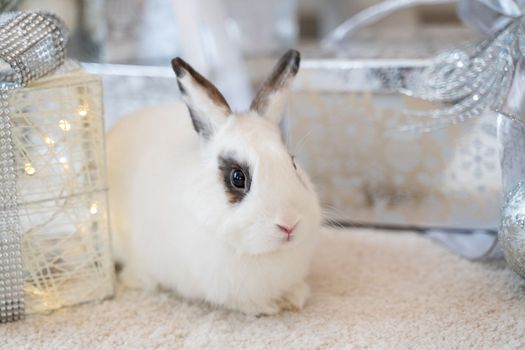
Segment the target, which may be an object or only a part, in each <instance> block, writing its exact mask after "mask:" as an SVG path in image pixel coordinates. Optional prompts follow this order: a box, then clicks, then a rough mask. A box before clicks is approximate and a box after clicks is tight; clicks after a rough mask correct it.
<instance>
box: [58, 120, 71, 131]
mask: <svg viewBox="0 0 525 350" xmlns="http://www.w3.org/2000/svg"><path fill="white" fill-rule="evenodd" d="M58 126H59V127H60V129H62V130H64V131H69V130H71V124H70V123H69V122H68V121H67V120H65V119H61V120H60V121H59V122H58Z"/></svg>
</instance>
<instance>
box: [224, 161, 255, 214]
mask: <svg viewBox="0 0 525 350" xmlns="http://www.w3.org/2000/svg"><path fill="white" fill-rule="evenodd" d="M235 169H240V170H242V172H243V173H244V176H245V177H246V180H245V188H244V189H243V190H241V189H239V188H236V187H234V186H233V185H232V183H231V179H230V176H231V172H232V170H235ZM219 170H220V174H221V178H222V181H223V183H224V188H225V189H226V196H227V197H228V201H229V202H230V203H231V204H237V203H240V202H241V201H242V200H243V199H244V197H245V196H246V195H247V194H248V192H249V191H250V187H251V183H252V177H251V173H250V168H249V166H248V164H246V163H243V162H238V161H236V160H235V159H234V158H233V157H231V156H220V157H219Z"/></svg>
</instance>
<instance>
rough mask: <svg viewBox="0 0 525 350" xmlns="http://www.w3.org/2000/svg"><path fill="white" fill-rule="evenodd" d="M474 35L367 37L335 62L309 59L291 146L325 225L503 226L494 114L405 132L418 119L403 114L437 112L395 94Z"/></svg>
mask: <svg viewBox="0 0 525 350" xmlns="http://www.w3.org/2000/svg"><path fill="white" fill-rule="evenodd" d="M472 38H473V36H472V34H471V33H470V32H469V31H467V30H465V29H462V28H439V29H422V30H420V31H418V33H405V32H400V31H396V30H392V31H386V32H385V31H382V32H381V33H378V32H377V31H374V30H370V31H364V32H363V34H362V35H361V36H358V37H356V38H353V39H352V40H351V41H349V42H348V43H347V44H346V45H345V47H343V48H342V49H341V51H339V52H337V54H336V55H332V56H329V55H324V56H322V55H319V54H308V53H306V55H305V56H306V59H304V60H303V62H302V65H301V70H300V71H299V74H298V76H297V78H296V81H295V85H294V90H295V92H294V94H293V97H292V101H291V104H290V111H289V112H290V115H291V117H290V118H289V126H290V134H291V138H292V140H291V144H292V150H295V152H296V154H297V157H298V158H299V159H300V160H301V161H302V163H303V164H304V166H305V167H306V170H307V171H308V172H309V173H310V175H311V176H312V178H313V181H314V183H315V184H316V186H317V189H318V192H319V194H320V198H321V202H322V205H323V207H324V208H325V211H326V212H327V218H328V219H332V220H336V221H343V222H347V223H360V224H367V225H381V226H382V225H387V226H417V227H440V228H490V229H493V228H495V227H497V222H498V219H499V210H500V207H501V192H502V191H501V174H500V167H499V159H498V143H497V135H496V117H495V115H494V114H493V113H491V112H487V113H486V114H485V115H484V116H482V117H480V118H476V119H473V120H470V121H466V122H463V123H459V124H456V125H452V126H449V127H446V128H440V129H437V130H433V131H430V132H423V133H419V132H417V133H414V132H403V131H402V130H403V129H404V127H405V126H407V125H411V124H413V123H417V122H418V120H414V117H409V116H408V115H407V114H406V113H405V112H404V111H405V110H409V109H423V110H425V109H430V108H432V106H430V105H429V104H427V103H425V102H423V101H421V100H417V99H414V98H411V97H409V96H406V95H403V94H401V93H399V92H398V91H399V90H400V89H402V88H403V86H404V85H405V83H406V81H405V80H406V79H407V78H408V77H409V76H410V75H411V74H412V73H413V72H416V71H418V70H422V69H423V68H424V67H426V66H427V65H428V64H429V63H430V58H432V57H433V56H434V55H435V54H436V53H437V52H438V51H440V50H442V49H445V48H447V47H452V46H454V45H457V43H458V42H462V41H464V40H468V39H472ZM316 56H317V58H316Z"/></svg>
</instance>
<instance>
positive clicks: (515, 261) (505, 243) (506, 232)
mask: <svg viewBox="0 0 525 350" xmlns="http://www.w3.org/2000/svg"><path fill="white" fill-rule="evenodd" d="M498 237H499V241H500V244H501V247H502V249H503V252H504V254H505V259H506V260H507V262H508V264H509V265H510V266H511V267H512V269H513V270H514V271H516V272H517V273H518V274H519V275H521V276H522V277H523V278H525V182H523V181H521V182H519V183H518V184H517V185H516V186H515V187H514V188H513V189H512V190H511V191H510V192H509V193H508V194H507V198H506V200H505V205H504V206H503V210H502V212H501V225H500V229H499V232H498Z"/></svg>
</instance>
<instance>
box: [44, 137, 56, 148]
mask: <svg viewBox="0 0 525 350" xmlns="http://www.w3.org/2000/svg"><path fill="white" fill-rule="evenodd" d="M44 142H45V143H47V144H48V145H49V146H52V145H54V144H55V140H53V139H52V138H51V137H49V136H46V137H45V138H44Z"/></svg>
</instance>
